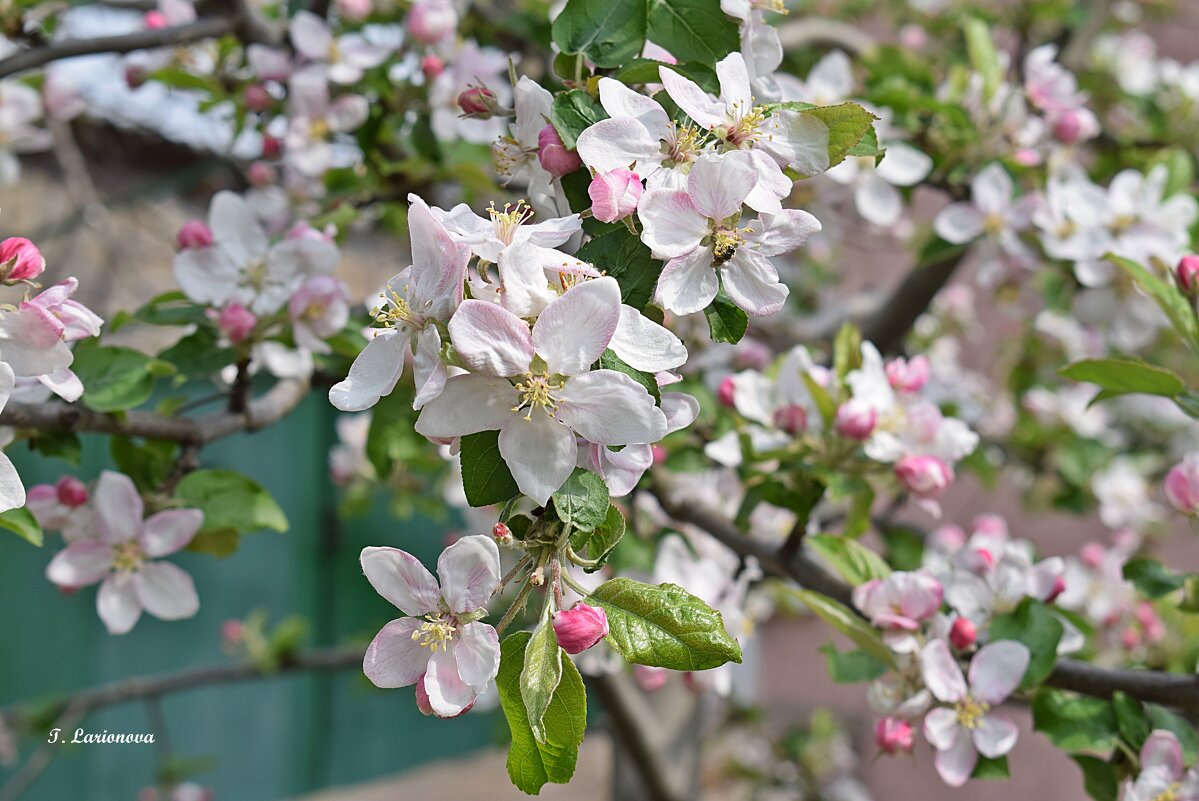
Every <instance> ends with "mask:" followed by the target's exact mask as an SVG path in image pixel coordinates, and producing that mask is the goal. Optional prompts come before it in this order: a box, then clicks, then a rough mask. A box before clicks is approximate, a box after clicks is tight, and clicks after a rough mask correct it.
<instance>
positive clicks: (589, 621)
mask: <svg viewBox="0 0 1199 801" xmlns="http://www.w3.org/2000/svg"><path fill="white" fill-rule="evenodd" d="M554 634H555V635H556V636H557V638H558V645H561V646H562V648H563V650H565V651H566V653H568V654H581V653H582V652H583V651H586V650H587V649H588V648H590V647H591V646H593V645H595V644H596V643H597V642H599V641H600V640H602V639H603V638H604V637H607V636H608V616H607V615H606V614H605V613H604V610H603V609H600V608H599V607H595V606H589V605H588V604H585V603H583V602H582V601H579V602H578V603H577V604H575V605H574V606H572V607H571V608H570V609H562V610H559V611H557V612H555V613H554Z"/></svg>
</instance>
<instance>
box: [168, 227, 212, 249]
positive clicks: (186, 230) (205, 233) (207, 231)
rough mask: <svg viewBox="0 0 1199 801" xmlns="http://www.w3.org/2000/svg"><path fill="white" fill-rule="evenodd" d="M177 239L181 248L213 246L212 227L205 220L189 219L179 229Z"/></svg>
mask: <svg viewBox="0 0 1199 801" xmlns="http://www.w3.org/2000/svg"><path fill="white" fill-rule="evenodd" d="M177 241H178V243H179V249H180V250H193V249H195V248H206V247H211V246H212V229H211V228H209V227H208V225H207V223H205V222H204V221H203V220H188V221H187V222H185V223H184V224H183V227H182V228H180V229H179V236H178V237H177Z"/></svg>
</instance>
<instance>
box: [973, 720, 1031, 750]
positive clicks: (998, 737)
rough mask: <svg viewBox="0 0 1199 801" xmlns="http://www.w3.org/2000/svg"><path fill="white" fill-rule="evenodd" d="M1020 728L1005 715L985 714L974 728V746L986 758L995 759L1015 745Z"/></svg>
mask: <svg viewBox="0 0 1199 801" xmlns="http://www.w3.org/2000/svg"><path fill="white" fill-rule="evenodd" d="M1019 736H1020V729H1019V727H1017V726H1016V724H1015V723H1012V722H1011V721H1010V720H1008V719H1007V718H1005V717H1000V716H999V715H987V716H986V717H984V718H983V719H982V720H980V721H979V722H978V726H977V728H975V729H974V747H975V748H977V749H978V752H979V753H980V754H982V755H983V756H985V757H987V758H988V759H996V758H998V757H1001V756H1003V755H1004V754H1006V753H1007V752H1008V751H1011V750H1012V748H1013V746H1015V745H1016V738H1017V737H1019Z"/></svg>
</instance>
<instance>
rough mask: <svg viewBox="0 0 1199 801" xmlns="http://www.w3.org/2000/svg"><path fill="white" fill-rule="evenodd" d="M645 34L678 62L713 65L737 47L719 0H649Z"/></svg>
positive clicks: (733, 28)
mask: <svg viewBox="0 0 1199 801" xmlns="http://www.w3.org/2000/svg"><path fill="white" fill-rule="evenodd" d="M648 37H649V39H650V40H651V41H652V42H653V43H654V44H656V45H660V46H662V47H664V48H666V49H667V50H668V51H670V54H671V55H673V56H674V57H675V58H676V59H678V60H679V61H698V62H701V63H703V64H709V65H713V64H715V63H716V62H717V61H720V60H721V59H722V58H724V57H725V56H727V55H728V54H729V53H731V52H733V51H734V50H737V49H738V48H739V47H740V46H741V37H740V34H739V33H738V29H737V23H736V22H735V21H733V19H732V18H731V17H729V16H728V15H726V14H725V13H724V12H723V11H721V10H720V0H649V28H648Z"/></svg>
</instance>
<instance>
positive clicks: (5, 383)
mask: <svg viewBox="0 0 1199 801" xmlns="http://www.w3.org/2000/svg"><path fill="white" fill-rule="evenodd" d="M16 385H17V375H16V373H14V372H13V369H12V366H11V365H9V364H8V362H0V411H3V410H4V407H5V406H7V405H8V399H9V398H10V397H12V391H13V389H14V388H15V387H16ZM22 491H23V490H22Z"/></svg>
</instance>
